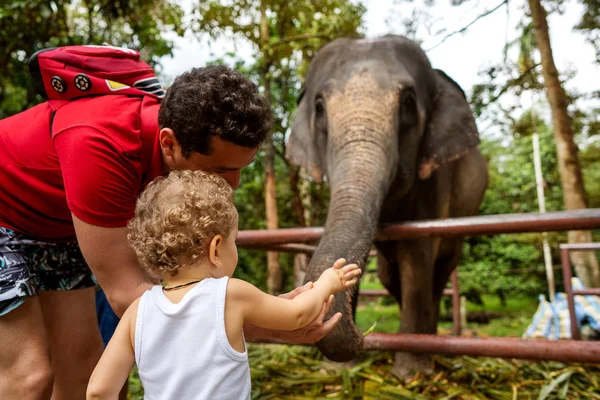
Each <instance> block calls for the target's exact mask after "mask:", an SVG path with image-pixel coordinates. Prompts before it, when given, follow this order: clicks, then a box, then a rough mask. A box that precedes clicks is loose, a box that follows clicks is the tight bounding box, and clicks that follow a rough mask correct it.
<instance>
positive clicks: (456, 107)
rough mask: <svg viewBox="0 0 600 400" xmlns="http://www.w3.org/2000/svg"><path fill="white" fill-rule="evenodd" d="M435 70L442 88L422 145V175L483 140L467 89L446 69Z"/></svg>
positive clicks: (460, 154) (448, 161) (438, 92)
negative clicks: (480, 139) (463, 88)
mask: <svg viewBox="0 0 600 400" xmlns="http://www.w3.org/2000/svg"><path fill="white" fill-rule="evenodd" d="M434 73H435V77H436V81H437V87H438V91H437V97H436V99H435V101H434V106H433V111H432V114H431V117H430V118H429V123H428V126H427V132H426V134H425V137H424V138H423V142H422V143H423V144H422V147H421V156H422V158H421V162H420V165H419V178H421V179H427V178H429V177H430V176H431V174H432V173H433V172H434V171H435V170H436V169H437V168H438V167H440V166H442V165H444V164H447V163H450V162H452V161H455V160H457V159H459V158H460V157H462V156H463V155H465V154H466V153H467V152H468V151H469V150H470V149H472V148H473V147H476V146H477V145H478V144H479V133H478V132H477V126H476V125H475V118H473V113H472V112H471V109H470V107H469V104H468V103H467V98H466V96H465V93H464V92H463V90H462V89H461V87H460V86H459V85H458V84H457V83H456V82H454V81H453V80H452V79H451V78H450V77H449V76H448V75H446V74H445V73H444V72H443V71H441V70H438V69H436V70H434Z"/></svg>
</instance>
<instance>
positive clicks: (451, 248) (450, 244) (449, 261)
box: [433, 237, 464, 303]
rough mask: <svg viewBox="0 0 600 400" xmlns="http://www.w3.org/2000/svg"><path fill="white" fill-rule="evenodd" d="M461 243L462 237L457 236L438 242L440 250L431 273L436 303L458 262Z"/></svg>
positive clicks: (439, 299)
mask: <svg viewBox="0 0 600 400" xmlns="http://www.w3.org/2000/svg"><path fill="white" fill-rule="evenodd" d="M463 243H464V238H463V237H457V238H448V239H444V240H443V241H442V243H441V244H440V251H439V255H438V258H437V259H436V260H435V266H434V274H433V297H434V300H436V301H437V302H438V303H439V302H440V301H441V298H442V296H443V292H444V289H445V288H446V284H447V283H448V279H450V275H451V274H452V271H454V269H455V268H456V266H457V265H458V263H459V262H460V258H461V256H462V247H463Z"/></svg>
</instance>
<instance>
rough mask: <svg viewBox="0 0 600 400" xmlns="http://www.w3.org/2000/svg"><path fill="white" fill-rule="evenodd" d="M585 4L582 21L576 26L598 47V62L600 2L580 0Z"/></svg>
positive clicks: (599, 60)
mask: <svg viewBox="0 0 600 400" xmlns="http://www.w3.org/2000/svg"><path fill="white" fill-rule="evenodd" d="M580 2H581V4H583V6H584V12H583V16H582V17H581V21H580V23H579V24H578V25H577V26H576V27H575V28H576V29H579V30H580V31H582V32H583V33H584V34H585V35H586V36H587V39H588V41H589V42H590V43H591V44H592V45H593V46H594V47H595V49H596V62H597V63H600V2H598V0H580Z"/></svg>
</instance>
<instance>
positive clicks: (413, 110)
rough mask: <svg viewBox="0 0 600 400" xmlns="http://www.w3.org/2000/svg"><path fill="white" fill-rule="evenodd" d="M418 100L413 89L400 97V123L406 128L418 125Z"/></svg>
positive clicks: (403, 92)
mask: <svg viewBox="0 0 600 400" xmlns="http://www.w3.org/2000/svg"><path fill="white" fill-rule="evenodd" d="M417 113H418V110H417V98H416V96H415V93H414V91H413V90H411V89H408V88H407V89H406V90H403V91H402V94H401V96H400V123H401V124H402V125H404V126H406V125H409V126H410V125H414V124H416V123H417V120H418V118H417Z"/></svg>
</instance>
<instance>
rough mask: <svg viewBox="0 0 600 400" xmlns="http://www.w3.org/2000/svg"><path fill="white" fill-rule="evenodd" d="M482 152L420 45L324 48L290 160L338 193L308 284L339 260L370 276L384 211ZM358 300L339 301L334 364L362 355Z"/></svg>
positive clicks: (331, 342)
mask: <svg viewBox="0 0 600 400" xmlns="http://www.w3.org/2000/svg"><path fill="white" fill-rule="evenodd" d="M478 143H479V139H478V133H477V129H476V127H475V121H474V119H473V116H472V113H471V111H470V108H469V106H468V104H467V101H466V98H465V95H464V93H463V91H462V90H461V88H460V87H459V86H458V85H457V84H456V83H455V82H454V81H452V80H451V79H450V78H449V77H448V76H447V75H446V74H444V73H443V72H442V71H439V70H434V69H432V67H431V65H430V63H429V61H428V59H427V57H426V55H425V54H424V52H423V51H422V50H421V48H420V47H419V46H418V45H417V44H416V43H414V42H412V41H410V40H409V39H406V38H404V37H400V36H386V37H384V38H380V39H373V40H351V39H338V40H336V41H333V42H331V43H329V44H328V45H326V46H325V47H323V48H322V49H321V50H320V51H319V52H318V53H317V55H316V56H315V58H314V60H313V61H312V63H311V65H310V68H309V71H308V74H307V77H306V83H305V89H304V90H303V93H302V95H301V99H300V101H299V105H298V109H297V111H296V115H295V117H294V121H293V124H292V132H291V135H290V138H289V142H288V146H287V150H286V152H287V157H288V158H289V159H290V160H291V161H292V162H294V163H296V164H298V165H301V166H303V167H305V168H306V169H307V170H308V171H309V172H310V175H311V176H312V177H313V179H315V180H316V181H321V179H322V178H323V176H324V175H326V176H327V179H328V182H329V185H330V189H331V196H330V204H329V211H328V215H327V222H326V225H325V232H324V235H323V237H322V239H321V241H320V243H319V246H318V248H317V250H316V252H315V254H314V256H313V257H312V260H311V263H310V265H309V267H308V272H307V275H306V280H307V281H314V280H316V279H317V278H318V277H319V275H320V274H321V272H322V271H323V270H324V269H326V268H328V267H330V266H331V265H332V264H333V262H334V261H335V260H336V259H337V258H339V257H344V258H346V259H347V260H348V262H356V263H358V264H359V265H360V266H361V268H363V267H364V265H365V261H366V258H367V255H368V252H369V250H370V248H371V245H372V242H373V239H374V236H375V233H376V230H377V228H378V225H379V223H380V222H381V219H382V217H383V216H382V215H381V210H382V206H383V204H384V202H385V204H386V205H387V204H388V203H390V201H392V202H394V201H396V200H398V199H402V198H403V197H406V196H410V192H411V188H413V186H414V185H415V182H416V181H417V180H419V179H420V180H425V179H428V178H429V177H430V176H431V175H432V174H433V173H435V171H436V169H437V168H439V167H440V166H443V165H444V164H447V163H449V162H451V161H453V160H456V159H457V158H459V157H461V155H463V154H465V153H466V152H468V151H469V149H471V148H473V147H475V146H477V144H478ZM386 209H387V206H386ZM387 220H389V219H387ZM356 300H357V289H356V288H353V289H352V290H348V291H346V292H341V293H339V294H338V295H337V296H336V298H335V301H334V305H333V307H332V310H331V311H330V313H335V312H338V311H341V312H342V313H343V318H342V321H341V322H340V323H339V324H338V326H337V327H336V328H335V329H334V330H333V331H332V332H331V333H330V334H329V335H327V336H326V337H325V338H324V339H322V340H321V341H320V342H319V343H317V346H318V347H319V349H320V350H321V351H322V352H323V354H325V355H326V356H327V357H328V358H329V359H332V360H336V361H347V360H350V359H353V358H354V357H355V356H356V355H357V354H358V352H360V350H361V348H362V342H363V339H362V334H361V332H360V331H359V330H358V328H357V327H356V325H355V324H354V321H353V315H354V308H355V306H356Z"/></svg>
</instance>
